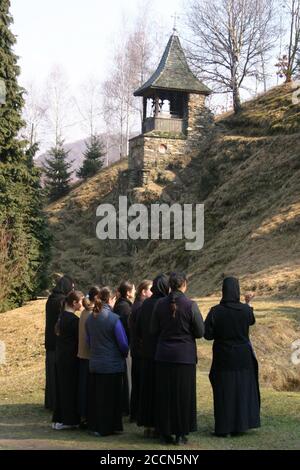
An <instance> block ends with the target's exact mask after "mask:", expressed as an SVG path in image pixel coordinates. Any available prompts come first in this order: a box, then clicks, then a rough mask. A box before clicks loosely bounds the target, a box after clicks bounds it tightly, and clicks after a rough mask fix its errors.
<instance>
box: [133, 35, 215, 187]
mask: <svg viewBox="0 0 300 470" xmlns="http://www.w3.org/2000/svg"><path fill="white" fill-rule="evenodd" d="M210 94H211V90H210V89H209V88H207V86H205V85H204V84H203V83H202V82H201V81H199V80H198V79H197V78H196V77H195V75H194V74H193V73H192V71H191V70H190V68H189V65H188V63H187V60H186V57H185V54H184V52H183V49H182V46H181V43H180V40H179V37H178V35H177V33H176V31H174V33H173V34H172V36H171V37H170V39H169V42H168V44H167V47H166V49H165V52H164V54H163V56H162V58H161V61H160V63H159V65H158V68H157V69H156V71H155V72H154V74H153V75H152V76H151V77H150V78H149V80H148V81H147V82H146V83H145V84H144V85H143V86H141V87H140V88H139V89H138V90H136V91H135V93H134V96H140V97H142V98H143V120H142V133H141V134H140V135H139V136H137V137H135V138H133V139H131V140H130V142H129V175H130V187H131V188H133V187H143V186H146V185H147V184H148V183H149V182H150V181H155V179H156V177H157V174H158V172H163V171H164V170H166V169H167V168H168V165H170V164H172V163H174V162H178V160H180V159H184V158H185V157H186V155H187V154H192V153H193V152H195V151H197V144H199V141H200V140H201V139H202V138H204V137H205V133H206V128H207V127H209V126H211V120H212V118H211V113H210V111H209V110H208V109H207V108H206V107H205V99H206V97H207V96H208V95H210Z"/></svg>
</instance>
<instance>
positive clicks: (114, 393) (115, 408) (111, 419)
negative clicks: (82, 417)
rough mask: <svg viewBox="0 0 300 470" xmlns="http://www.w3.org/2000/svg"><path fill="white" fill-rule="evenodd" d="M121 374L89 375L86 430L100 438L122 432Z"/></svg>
mask: <svg viewBox="0 0 300 470" xmlns="http://www.w3.org/2000/svg"><path fill="white" fill-rule="evenodd" d="M122 384H123V374H122V373H120V374H90V380H89V401H88V429H89V430H90V431H93V432H98V433H99V434H100V435H101V436H109V435H111V434H114V433H115V432H122V431H123V422H122Z"/></svg>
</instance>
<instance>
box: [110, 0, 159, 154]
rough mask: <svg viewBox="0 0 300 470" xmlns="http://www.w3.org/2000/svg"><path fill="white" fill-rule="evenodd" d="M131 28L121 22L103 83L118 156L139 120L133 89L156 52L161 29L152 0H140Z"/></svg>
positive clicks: (148, 70) (147, 72)
mask: <svg viewBox="0 0 300 470" xmlns="http://www.w3.org/2000/svg"><path fill="white" fill-rule="evenodd" d="M139 11H140V14H139V15H138V16H137V17H136V20H135V22H134V24H133V27H132V28H131V29H129V28H127V27H126V24H124V25H123V29H122V35H121V36H122V37H121V42H120V43H119V44H118V45H117V46H116V47H115V51H114V54H113V65H112V69H111V73H110V78H109V79H108V80H106V81H105V83H104V84H103V115H104V119H105V122H106V124H107V127H108V128H109V129H110V130H111V129H112V128H117V129H118V134H119V148H120V156H121V157H122V156H124V155H125V154H127V153H128V140H129V136H130V132H131V129H132V127H133V126H134V125H135V124H136V123H137V119H139V120H140V121H141V118H142V105H141V100H140V99H138V98H134V96H133V93H134V91H135V90H136V89H137V88H139V87H140V86H141V85H142V84H143V83H144V82H145V81H146V80H147V78H148V77H149V76H150V74H151V71H152V69H153V64H154V63H155V62H156V60H157V57H158V54H157V51H158V47H157V46H158V44H159V43H160V41H159V38H160V35H161V33H160V28H159V26H158V24H157V23H156V22H155V20H153V16H154V15H153V14H152V10H151V2H150V1H149V0H147V1H143V2H142V3H141V4H140V7H139Z"/></svg>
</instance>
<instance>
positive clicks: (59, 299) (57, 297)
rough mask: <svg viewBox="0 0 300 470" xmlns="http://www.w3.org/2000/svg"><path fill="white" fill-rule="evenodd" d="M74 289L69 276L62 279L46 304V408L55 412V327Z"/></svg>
mask: <svg viewBox="0 0 300 470" xmlns="http://www.w3.org/2000/svg"><path fill="white" fill-rule="evenodd" d="M73 289H74V283H73V280H72V279H71V278H70V277H69V276H63V277H61V278H60V279H59V280H58V281H57V283H56V286H55V287H54V289H53V291H52V293H51V294H50V295H49V297H48V300H47V303H46V327H45V349H46V388H45V408H47V409H48V410H51V411H53V410H54V407H55V393H56V392H55V376H56V372H55V348H56V335H55V332H54V327H55V325H56V322H57V320H58V317H59V315H60V314H61V313H62V312H63V307H64V302H65V299H66V296H67V295H68V294H69V293H70V292H71V291H72V290H73Z"/></svg>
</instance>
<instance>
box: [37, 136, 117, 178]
mask: <svg viewBox="0 0 300 470" xmlns="http://www.w3.org/2000/svg"><path fill="white" fill-rule="evenodd" d="M100 137H101V136H100ZM87 140H88V139H81V140H77V141H76V142H71V143H68V144H65V145H64V148H65V149H66V150H67V151H69V155H68V161H69V162H71V163H72V170H73V171H74V173H73V178H72V179H73V180H74V181H75V180H77V177H76V170H78V169H79V168H80V167H81V164H82V161H83V159H84V156H83V154H84V152H85V150H86V144H85V142H86V141H87ZM104 141H106V139H105V140H104ZM48 157H49V154H48V152H45V153H43V154H41V155H39V156H38V157H37V159H36V164H37V165H38V166H39V167H43V166H44V164H45V161H46V158H48ZM119 159H120V149H119V145H118V143H117V142H116V138H115V137H114V136H112V137H111V139H110V141H109V145H108V153H107V155H106V156H105V157H104V165H105V166H110V165H111V164H112V163H114V162H116V161H118V160H119Z"/></svg>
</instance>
